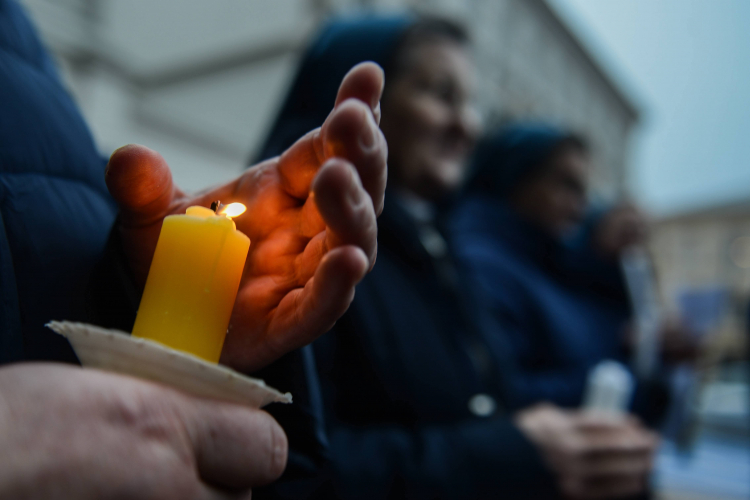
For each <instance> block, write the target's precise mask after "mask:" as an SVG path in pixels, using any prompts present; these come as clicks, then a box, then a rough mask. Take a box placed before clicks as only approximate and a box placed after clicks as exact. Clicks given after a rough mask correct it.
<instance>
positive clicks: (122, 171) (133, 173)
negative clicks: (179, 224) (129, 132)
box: [104, 144, 177, 226]
mask: <svg viewBox="0 0 750 500" xmlns="http://www.w3.org/2000/svg"><path fill="white" fill-rule="evenodd" d="M104 178H105V181H106V183H107V188H108V189H109V192H110V194H111V195H112V197H113V198H114V199H115V201H116V202H117V205H118V206H119V208H120V218H121V220H122V222H123V224H125V225H128V226H145V225H149V224H152V223H154V222H156V221H157V220H159V219H161V218H163V217H164V216H165V215H166V214H167V213H168V211H169V207H170V205H171V203H172V200H173V199H174V198H175V195H176V194H177V193H176V189H175V187H174V184H173V183H172V173H171V172H170V171H169V166H168V165H167V162H166V161H164V158H162V156H161V155H160V154H159V153H157V152H156V151H153V150H151V149H149V148H147V147H145V146H140V145H138V144H128V145H126V146H123V147H121V148H119V149H117V150H115V152H114V153H112V156H110V158H109V163H108V164H107V170H106V172H105V174H104Z"/></svg>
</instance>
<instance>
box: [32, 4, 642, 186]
mask: <svg viewBox="0 0 750 500" xmlns="http://www.w3.org/2000/svg"><path fill="white" fill-rule="evenodd" d="M22 1H23V3H24V4H26V6H27V7H28V8H29V10H30V11H31V13H32V15H33V17H34V19H35V21H36V23H37V25H38V26H39V28H40V31H41V34H42V36H43V38H44V39H45V40H46V42H47V43H48V45H49V46H50V48H51V49H52V50H53V52H54V53H55V54H56V56H57V58H58V61H59V63H60V66H61V69H62V72H63V76H64V78H65V79H66V81H67V82H68V85H69V87H70V89H71V91H72V92H73V94H74V95H75V96H76V98H77V100H78V102H79V104H80V105H81V107H82V109H83V112H84V114H85V115H86V117H87V119H88V121H89V123H90V124H91V127H92V130H93V133H94V135H95V138H96V140H97V143H98V144H99V147H100V148H101V150H102V151H103V152H105V153H108V152H110V151H112V150H113V149H114V148H116V147H118V146H120V145H122V144H124V143H127V142H139V143H142V144H145V145H148V146H150V147H152V148H153V149H156V150H158V151H160V152H161V153H162V154H163V155H164V156H165V158H166V159H167V161H168V162H169V163H170V165H171V166H172V169H173V171H174V175H175V178H176V181H177V182H178V184H179V185H181V186H184V188H185V189H188V190H192V189H199V188H202V187H205V186H207V185H210V184H214V183H217V182H220V181H223V180H225V179H228V178H230V177H232V176H234V175H236V174H237V173H239V172H240V171H241V169H242V168H243V167H244V165H246V163H247V160H248V158H249V157H250V156H251V154H252V152H253V151H254V150H255V148H257V147H258V145H259V143H260V141H262V140H263V139H264V131H265V130H266V128H267V127H268V124H269V122H270V120H271V119H272V117H273V115H274V113H275V111H276V109H277V106H278V105H279V102H280V99H281V98H282V97H283V94H284V92H285V91H286V88H287V85H288V83H289V79H290V78H291V76H292V72H293V71H294V66H295V62H296V61H297V59H298V57H299V56H300V54H301V51H302V50H303V49H304V46H305V44H306V43H307V41H308V40H309V38H310V37H311V36H313V35H314V33H315V31H316V29H317V28H318V27H319V26H320V24H321V23H322V22H324V20H325V19H326V18H327V17H328V16H330V15H333V14H338V13H346V12H349V11H353V10H356V9H373V10H385V11H387V10H403V9H406V8H411V9H416V10H418V11H421V12H427V13H433V14H441V15H447V16H450V17H451V18H453V19H457V20H459V21H461V22H463V23H464V24H465V25H467V26H468V27H469V28H470V29H471V31H472V35H473V37H474V40H475V42H476V57H477V62H478V68H479V70H480V73H481V75H480V76H481V77H480V79H479V82H480V87H479V103H480V106H481V109H482V111H483V113H484V115H485V118H486V121H487V123H488V124H494V123H496V122H499V121H501V120H504V119H513V118H534V119H544V120H550V121H552V122H555V123H558V124H561V125H564V126H567V127H571V128H573V129H575V130H576V131H578V132H580V133H583V134H584V135H586V136H587V137H588V138H589V139H590V140H591V143H592V146H593V149H594V154H595V160H596V164H597V169H596V174H595V176H596V178H595V188H596V190H597V191H598V192H599V193H600V194H602V195H603V196H604V197H606V198H612V197H614V196H616V195H617V194H619V193H620V192H621V191H622V190H623V186H624V181H625V176H626V172H627V162H628V149H629V147H628V146H629V142H630V135H631V131H632V129H633V126H634V125H635V124H636V122H637V118H638V113H637V110H636V108H635V106H634V105H633V104H632V102H631V100H630V99H629V98H628V97H627V96H626V95H625V94H624V93H623V92H622V91H621V90H620V88H619V87H618V85H617V83H616V82H615V81H614V80H613V78H611V77H610V76H609V75H608V74H607V73H606V72H605V71H604V70H603V69H602V67H601V66H600V65H599V64H598V63H597V61H596V60H595V59H594V58H593V57H592V56H591V54H590V53H589V51H588V50H586V48H585V47H584V46H583V45H582V43H581V42H580V41H579V40H578V38H576V36H575V35H574V34H573V33H572V31H571V30H570V29H569V28H568V27H567V26H566V24H565V23H564V22H563V21H562V20H561V18H560V17H559V15H558V14H557V13H556V11H555V10H554V9H553V8H552V7H551V6H550V5H549V4H548V3H547V2H546V1H545V0H369V1H368V0H274V1H273V2H266V1H247V0H231V1H230V0H226V1H222V2H220V3H215V2H203V1H200V0H162V1H160V2H152V1H150V0H118V1H114V0H22Z"/></svg>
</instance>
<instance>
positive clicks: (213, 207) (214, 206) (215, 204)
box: [211, 200, 221, 212]
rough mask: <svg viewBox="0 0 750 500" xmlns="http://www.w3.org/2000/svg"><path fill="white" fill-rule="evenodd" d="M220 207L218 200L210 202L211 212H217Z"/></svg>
mask: <svg viewBox="0 0 750 500" xmlns="http://www.w3.org/2000/svg"><path fill="white" fill-rule="evenodd" d="M220 206H221V201H220V200H216V201H212V202H211V210H213V211H214V212H216V211H217V210H219V207H220Z"/></svg>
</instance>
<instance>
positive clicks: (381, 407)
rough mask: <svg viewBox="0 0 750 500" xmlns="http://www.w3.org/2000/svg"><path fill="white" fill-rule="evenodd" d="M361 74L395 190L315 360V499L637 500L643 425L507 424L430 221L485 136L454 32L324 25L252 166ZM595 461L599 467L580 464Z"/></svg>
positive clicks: (519, 420)
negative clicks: (325, 473) (376, 78)
mask: <svg viewBox="0 0 750 500" xmlns="http://www.w3.org/2000/svg"><path fill="white" fill-rule="evenodd" d="M363 60H372V61H375V62H377V63H378V64H380V65H381V66H382V67H383V69H384V71H385V76H386V79H385V81H386V84H385V88H384V91H383V97H382V100H381V106H382V121H381V123H380V125H381V129H382V131H383V134H384V135H385V138H386V140H387V141H388V147H389V179H388V187H387V189H386V201H385V208H384V210H383V213H382V215H381V217H380V218H379V219H378V231H379V232H378V243H379V247H378V249H379V253H378V259H377V263H376V265H375V266H374V268H373V270H372V272H371V273H370V274H369V275H368V276H367V277H366V278H365V280H364V281H363V282H362V283H361V284H360V285H359V286H358V287H357V291H356V296H355V297H354V300H353V302H352V304H351V306H350V308H349V311H348V312H347V313H346V315H345V316H344V317H342V319H341V320H339V321H338V322H337V324H336V325H335V327H334V328H333V329H332V331H331V332H329V333H328V334H327V335H325V336H324V337H323V338H321V339H320V340H319V341H318V342H316V343H315V345H314V349H315V357H316V363H317V365H318V372H319V374H320V381H321V386H322V399H323V403H324V404H323V406H324V408H325V416H324V420H325V432H326V434H327V441H328V444H329V446H330V456H331V460H332V467H331V470H332V478H331V481H330V484H329V486H330V489H325V488H323V489H321V490H320V492H319V497H320V498H356V499H366V498H378V499H379V498H419V499H421V498H472V499H476V498H523V499H528V498H534V499H545V498H557V497H558V496H559V495H560V494H561V493H564V494H566V495H568V496H571V497H580V496H587V497H589V498H607V497H609V496H617V495H618V494H620V495H621V494H628V493H637V492H639V491H642V490H643V487H644V484H645V482H646V477H647V474H648V472H649V470H650V465H649V464H650V457H651V454H652V452H653V449H654V441H653V437H652V436H651V435H650V434H649V433H648V432H646V431H644V430H643V429H642V428H641V427H639V426H638V424H636V423H634V422H632V421H629V420H627V421H622V422H617V423H614V422H609V423H604V424H602V423H596V424H595V425H592V422H591V421H589V420H588V419H587V417H586V416H584V415H581V414H579V413H574V412H563V411H561V410H559V409H557V408H554V407H539V408H531V409H527V410H524V411H521V412H518V413H516V414H513V415H512V414H510V413H509V412H508V409H507V408H508V407H507V404H506V401H505V400H506V387H505V380H506V379H507V378H508V376H507V375H506V374H505V373H504V370H505V366H507V365H509V363H508V358H507V353H506V352H505V351H504V348H503V346H502V344H501V343H499V342H496V340H497V339H500V338H501V336H500V335H498V334H497V332H491V328H492V327H491V326H490V325H492V324H493V323H492V322H491V321H489V318H485V316H484V314H483V312H482V310H481V309H480V307H479V302H478V301H477V300H475V299H474V298H473V296H472V293H471V290H470V289H468V288H467V287H465V286H463V283H462V278H461V276H460V275H459V274H458V273H457V270H456V268H455V266H454V265H453V261H452V258H451V255H450V254H449V247H448V244H447V243H446V240H445V239H444V238H443V235H442V233H441V228H440V224H439V217H438V207H439V206H440V205H441V204H442V202H444V201H445V200H446V199H447V198H449V197H450V196H451V195H452V194H453V193H455V192H456V191H457V190H458V188H459V187H460V185H461V183H462V182H463V179H464V177H465V173H466V170H467V167H468V164H469V158H470V154H471V151H472V149H473V146H474V143H475V140H476V138H477V134H478V132H479V122H478V119H477V113H476V111H475V108H474V106H473V100H472V97H473V86H474V78H475V71H474V67H473V62H472V59H471V57H470V52H469V47H468V41H467V36H466V33H465V32H464V31H463V29H461V28H460V27H459V26H456V25H455V24H454V23H452V22H448V21H444V20H436V19H419V18H413V17H375V18H358V19H349V20H339V21H335V22H333V23H331V24H329V25H328V26H327V27H326V28H325V29H324V30H323V31H322V33H321V35H320V36H319V37H318V38H317V39H316V41H315V42H314V43H313V44H312V46H311V48H310V49H309V50H308V52H307V54H306V56H305V57H304V58H303V61H302V64H301V66H300V69H299V73H298V74H297V77H296V79H295V82H294V84H293V85H292V88H291V91H290V93H289V96H288V98H287V100H286V102H285V104H284V106H283V108H282V111H281V114H280V116H279V118H278V119H277V121H276V124H275V126H274V128H273V131H272V133H271V135H270V136H269V139H268V141H267V143H266V146H265V147H264V149H263V152H262V155H261V156H262V157H270V156H273V155H276V154H279V153H280V152H281V151H283V149H284V148H285V147H287V145H288V143H289V141H290V140H292V139H293V138H294V137H297V136H298V135H299V134H300V133H303V132H304V131H306V130H308V129H309V128H312V126H314V124H315V123H318V122H319V121H320V115H321V113H325V112H326V110H327V109H328V108H330V105H331V103H332V102H333V101H334V99H335V88H334V87H333V86H332V85H326V84H325V82H326V80H329V81H330V82H331V83H333V82H336V81H337V79H340V76H339V75H340V74H343V72H345V71H346V69H347V68H349V67H351V66H352V65H353V64H356V63H358V62H360V61H363ZM323 116H324V115H323ZM492 333H494V334H492ZM281 388H282V389H283V387H281ZM270 411H271V412H272V413H274V412H275V411H277V409H274V408H270ZM290 425H295V424H294V422H291V424H290ZM287 432H288V433H289V429H287ZM571 438H572V439H571ZM573 445H575V446H573ZM290 446H291V447H292V448H294V447H295V443H294V438H293V437H292V436H291V435H290ZM594 448H596V449H597V454H596V456H597V461H598V463H600V464H603V465H604V466H603V467H589V466H587V465H586V464H585V463H584V462H585V461H587V460H590V458H591V456H592V455H590V454H589V453H588V452H593V450H594ZM626 448H627V449H626ZM604 470H606V471H607V473H606V477H604V476H601V474H602V471H604Z"/></svg>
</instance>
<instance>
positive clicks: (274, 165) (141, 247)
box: [106, 63, 387, 371]
mask: <svg viewBox="0 0 750 500" xmlns="http://www.w3.org/2000/svg"><path fill="white" fill-rule="evenodd" d="M382 84H383V75H382V71H381V70H380V68H378V67H377V66H376V65H374V64H372V63H364V64H360V65H358V66H357V67H355V68H354V69H352V71H350V72H349V74H347V76H346V77H345V78H344V81H343V82H342V85H341V87H340V89H339V95H338V97H337V101H336V106H335V108H334V110H333V111H332V112H331V114H330V115H329V117H328V119H327V120H326V122H325V123H324V124H323V126H322V128H320V129H316V130H314V131H312V132H310V133H308V134H307V135H305V136H304V137H303V138H301V139H300V140H299V141H297V143H295V144H294V145H293V146H292V147H291V148H290V149H289V150H287V151H286V152H285V153H284V154H283V155H281V156H280V157H277V158H273V159H271V160H268V161H265V162H263V163H261V164H259V165H257V166H255V167H252V168H250V169H249V170H247V171H246V172H245V173H244V174H243V175H242V176H240V177H239V178H237V179H236V180H235V181H233V182H230V183H229V184H226V185H224V186H221V187H218V188H216V189H213V190H210V191H208V192H204V193H201V194H198V195H196V196H192V197H190V196H186V195H185V194H184V193H182V192H181V191H179V190H178V189H177V188H175V187H174V185H173V184H172V177H171V173H170V172H169V168H168V166H167V165H166V163H165V162H164V160H163V158H162V157H161V156H160V155H158V154H157V153H156V152H154V151H151V150H149V149H147V148H144V147H142V146H134V145H131V146H125V147H123V148H120V149H119V150H117V151H115V153H114V154H113V155H112V157H111V158H110V162H109V165H108V167H107V176H106V179H107V186H108V187H109V189H110V192H111V193H112V195H113V197H114V198H115V200H116V201H117V202H118V204H119V205H120V209H121V213H120V232H121V235H122V239H123V245H124V250H125V253H126V255H127V257H128V260H129V263H130V266H131V269H132V270H133V272H134V274H135V276H136V277H137V279H138V280H139V281H140V282H141V283H144V282H145V279H146V275H147V274H148V269H149V265H150V263H151V259H152V257H153V255H154V249H155V248H156V242H157V240H158V237H159V231H160V229H161V226H162V221H163V219H164V217H165V216H167V215H171V214H184V213H185V210H186V209H187V208H188V207H190V206H193V205H198V206H203V207H208V206H209V205H210V204H211V202H212V201H214V200H216V199H220V200H222V202H224V203H230V202H241V203H243V204H245V205H246V206H247V212H246V213H245V214H244V215H242V217H239V218H237V219H236V221H235V222H236V224H237V230H239V231H240V232H242V233H244V234H245V235H247V236H248V237H249V238H250V240H251V241H252V245H251V248H250V252H249V254H248V257H247V263H246V265H245V269H244V274H243V276H242V279H241V282H240V286H239V292H238V294H237V300H236V303H235V305H234V311H233V313H232V318H231V321H230V325H229V333H228V335H227V339H226V342H225V345H224V350H223V353H222V361H223V362H225V363H227V364H229V365H230V366H233V367H234V368H237V369H241V370H244V371H250V370H255V369H258V368H261V367H262V366H264V365H266V364H268V363H270V362H272V361H273V360H275V359H276V358H278V357H279V356H281V355H283V354H285V353H286V352H288V351H290V350H292V349H295V348H298V347H300V346H302V345H305V344H307V343H309V342H311V341H312V340H314V339H315V338H317V337H318V336H319V335H321V334H323V333H325V331H327V330H328V329H329V328H330V327H331V326H332V325H333V323H334V322H335V321H336V320H337V319H338V318H339V317H340V316H341V315H342V314H343V313H344V312H345V311H346V309H347V307H348V305H349V303H350V302H351V299H352V298H353V296H354V286H355V285H356V284H357V283H358V282H359V280H361V279H362V277H363V276H364V274H365V273H366V272H367V270H368V269H369V268H370V267H371V266H372V265H373V264H374V262H375V255H376V251H377V243H376V242H377V224H376V214H378V213H380V211H381V210H382V205H383V193H384V190H385V180H386V156H387V146H386V144H385V139H384V138H383V136H382V133H381V132H380V130H379V129H378V128H377V123H376V121H377V120H378V119H379V116H378V113H379V111H378V110H379V106H378V99H379V96H380V92H381V89H382ZM365 103H366V104H365Z"/></svg>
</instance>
